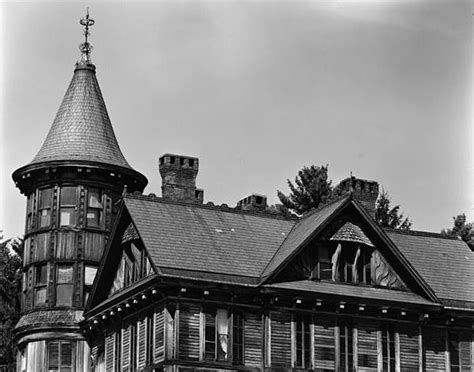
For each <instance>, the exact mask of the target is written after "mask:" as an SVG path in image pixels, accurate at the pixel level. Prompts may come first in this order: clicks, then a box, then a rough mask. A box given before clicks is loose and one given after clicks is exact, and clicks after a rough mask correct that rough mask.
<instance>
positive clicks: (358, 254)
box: [311, 242, 372, 284]
mask: <svg viewBox="0 0 474 372" xmlns="http://www.w3.org/2000/svg"><path fill="white" fill-rule="evenodd" d="M315 251H316V264H315V266H314V270H313V272H312V274H311V278H312V279H319V280H334V281H340V282H344V283H354V284H358V283H365V284H370V283H371V271H370V267H371V264H370V261H371V256H372V252H371V251H370V250H369V249H368V247H365V246H364V247H360V246H358V245H357V244H354V243H350V242H345V243H343V244H338V245H337V247H335V246H334V245H329V244H327V243H320V245H317V246H316V247H315ZM333 263H334V264H335V265H336V266H335V267H333Z"/></svg>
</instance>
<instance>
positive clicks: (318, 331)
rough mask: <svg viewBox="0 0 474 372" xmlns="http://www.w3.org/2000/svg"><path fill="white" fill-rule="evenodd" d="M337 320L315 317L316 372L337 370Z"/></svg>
mask: <svg viewBox="0 0 474 372" xmlns="http://www.w3.org/2000/svg"><path fill="white" fill-rule="evenodd" d="M334 328H335V320H334V319H331V318H321V317H318V316H317V315H316V316H315V317H314V365H315V368H316V370H318V369H328V370H334V369H335V368H336V361H335V360H336V354H335V337H334V332H335V330H334Z"/></svg>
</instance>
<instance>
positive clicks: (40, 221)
mask: <svg viewBox="0 0 474 372" xmlns="http://www.w3.org/2000/svg"><path fill="white" fill-rule="evenodd" d="M45 193H49V198H47V199H49V204H46V205H43V203H44V200H45V199H46V198H45V196H44V194H45ZM53 199H54V188H52V187H45V188H42V189H39V190H38V212H37V224H38V228H39V229H47V228H49V227H50V226H51V223H52V215H53ZM43 211H46V212H47V213H46V215H45V216H44V215H43ZM43 217H47V218H48V220H47V223H45V224H43Z"/></svg>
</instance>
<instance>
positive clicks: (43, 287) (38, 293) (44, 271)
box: [34, 264, 48, 306]
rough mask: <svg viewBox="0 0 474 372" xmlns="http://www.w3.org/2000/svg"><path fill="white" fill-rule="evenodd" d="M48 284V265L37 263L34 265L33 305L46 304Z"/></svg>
mask: <svg viewBox="0 0 474 372" xmlns="http://www.w3.org/2000/svg"><path fill="white" fill-rule="evenodd" d="M47 285H48V265H47V264H44V265H38V266H36V267H35V299H34V302H35V306H44V305H46V302H47V299H46V294H47Z"/></svg>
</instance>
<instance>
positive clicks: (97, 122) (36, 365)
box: [13, 15, 148, 372]
mask: <svg viewBox="0 0 474 372" xmlns="http://www.w3.org/2000/svg"><path fill="white" fill-rule="evenodd" d="M81 24H82V25H84V26H85V32H84V34H85V37H86V39H85V42H84V43H83V44H81V53H82V56H81V60H80V61H79V62H78V63H77V64H76V68H75V70H74V75H73V78H72V81H71V83H70V84H69V87H68V89H67V91H66V94H65V96H64V99H63V101H62V103H61V105H60V107H59V110H58V112H57V114H56V117H55V119H54V122H53V124H52V126H51V129H50V131H49V133H48V135H47V137H46V139H45V141H44V143H43V145H42V146H41V148H40V150H39V152H38V153H37V155H36V156H35V157H34V158H33V160H32V161H31V162H30V163H29V164H27V165H25V166H23V167H21V168H19V169H17V170H16V171H15V172H14V173H13V180H14V182H15V184H16V186H17V187H18V188H19V189H20V191H21V193H23V194H24V195H26V196H27V208H26V226H25V251H24V267H23V290H22V313H21V318H20V320H19V322H18V324H17V325H16V328H15V332H16V338H17V340H18V347H19V353H20V355H19V363H20V368H21V370H28V371H29V372H30V371H33V372H34V371H43V370H55V371H56V370H69V371H88V370H89V366H90V363H89V360H88V359H89V348H88V345H87V343H86V341H85V339H84V337H83V335H82V333H81V332H80V329H79V326H78V322H79V321H80V320H81V317H82V310H83V308H84V306H85V303H86V302H87V299H88V295H89V292H90V289H91V287H92V282H93V280H94V277H95V273H96V271H97V268H98V266H99V261H100V259H101V256H102V252H103V250H104V247H105V244H106V241H107V239H108V236H109V233H110V231H111V227H112V223H113V220H114V217H115V213H116V210H115V207H114V205H115V203H116V202H117V201H118V200H119V198H120V197H121V194H122V191H123V189H124V187H125V186H127V190H128V191H130V192H133V191H143V189H144V187H145V186H146V184H147V182H148V181H147V179H146V178H145V176H143V175H142V174H141V173H139V172H137V171H136V170H134V169H133V168H132V167H131V166H130V165H129V164H128V162H127V161H126V160H125V157H124V156H123V154H122V152H121V150H120V147H119V145H118V142H117V139H116V137H115V134H114V131H113V129H112V125H111V122H110V119H109V116H108V113H107V109H106V107H105V103H104V99H103V98H102V94H101V91H100V88H99V84H98V82H97V78H96V68H95V66H94V65H93V64H92V62H91V59H90V52H91V48H92V47H91V45H90V44H89V42H88V41H87V37H88V35H89V27H90V26H92V25H93V24H94V21H93V20H92V19H90V18H89V15H87V16H86V17H85V18H84V19H83V20H81ZM73 364H74V365H73Z"/></svg>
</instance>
